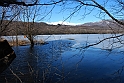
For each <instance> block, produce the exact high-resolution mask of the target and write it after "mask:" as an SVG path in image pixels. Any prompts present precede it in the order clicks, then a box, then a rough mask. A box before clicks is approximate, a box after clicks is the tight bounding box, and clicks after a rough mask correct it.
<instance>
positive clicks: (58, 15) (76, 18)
mask: <svg viewBox="0 0 124 83" xmlns="http://www.w3.org/2000/svg"><path fill="white" fill-rule="evenodd" d="M46 1H47V0H46ZM96 1H97V2H99V3H100V4H101V5H103V3H104V0H96ZM110 4H112V2H111V0H109V2H108V3H107V4H106V5H105V7H106V8H107V7H108V6H107V5H110ZM77 5H79V3H76V2H73V3H72V2H69V3H67V4H66V5H63V6H60V4H58V5H55V7H54V8H53V10H52V12H51V13H50V14H49V15H48V16H47V17H46V18H45V19H43V20H42V21H43V22H47V23H51V24H52V23H57V22H58V23H62V22H63V21H64V22H63V23H68V24H69V23H70V24H83V23H87V22H96V21H100V20H102V19H110V18H109V17H108V16H107V15H106V16H103V15H100V17H99V9H97V8H95V9H93V8H92V7H87V10H86V11H85V7H82V8H81V9H80V11H78V12H76V13H75V14H74V15H73V16H71V17H70V18H68V17H69V15H70V14H71V13H72V12H73V11H74V10H75V9H74V7H76V6H77ZM52 7H53V6H45V7H44V9H46V10H47V11H50V9H52ZM91 9H93V11H92V12H91V13H90V14H88V15H85V16H83V15H84V12H86V13H89V12H90V10H91ZM67 18H68V19H67ZM65 19H66V20H65Z"/></svg>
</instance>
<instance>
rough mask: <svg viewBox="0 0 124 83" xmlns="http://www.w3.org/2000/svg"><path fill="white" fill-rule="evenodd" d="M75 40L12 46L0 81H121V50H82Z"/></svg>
mask: <svg viewBox="0 0 124 83" xmlns="http://www.w3.org/2000/svg"><path fill="white" fill-rule="evenodd" d="M75 43H76V42H75V40H55V41H49V42H48V44H46V45H36V46H34V47H33V48H30V46H18V47H13V49H14V50H15V52H16V54H17V58H16V59H15V61H14V62H13V63H12V65H11V66H10V67H9V68H8V69H7V70H6V71H4V73H2V74H1V75H0V77H1V78H0V83H1V82H2V83H3V82H4V83H6V82H9V83H11V82H17V83H21V82H22V83H23V82H24V83H75V82H77V83H123V82H124V80H123V76H124V72H123V68H124V67H123V66H124V61H123V58H124V56H123V55H124V53H123V52H120V51H119V50H117V49H115V50H112V51H111V52H110V51H107V50H103V49H99V48H95V47H90V48H88V49H85V50H82V49H79V48H78V49H77V48H75V47H74V45H75ZM76 45H77V44H76ZM12 71H13V73H12ZM15 77H16V78H15Z"/></svg>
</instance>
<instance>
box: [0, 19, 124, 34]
mask: <svg viewBox="0 0 124 83" xmlns="http://www.w3.org/2000/svg"><path fill="white" fill-rule="evenodd" d="M7 23H9V21H7V20H6V21H2V23H1V26H2V28H1V29H4V27H5V26H6V24H7ZM28 27H29V29H28ZM108 33H109V34H110V33H124V26H121V25H119V24H117V23H116V22H114V21H112V20H102V21H99V22H89V23H84V24H80V25H75V26H72V25H62V24H58V25H51V24H47V23H44V22H35V23H33V22H22V21H12V22H10V24H9V25H8V26H7V27H6V28H5V31H3V32H0V35H26V34H33V35H41V34H45V35H47V34H108Z"/></svg>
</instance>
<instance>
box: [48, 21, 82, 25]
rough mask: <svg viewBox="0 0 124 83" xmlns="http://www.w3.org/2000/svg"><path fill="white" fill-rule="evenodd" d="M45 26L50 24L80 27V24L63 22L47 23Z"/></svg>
mask: <svg viewBox="0 0 124 83" xmlns="http://www.w3.org/2000/svg"><path fill="white" fill-rule="evenodd" d="M47 24H52V25H58V24H62V25H80V24H81V23H70V22H65V21H64V22H63V21H58V22H47Z"/></svg>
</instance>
